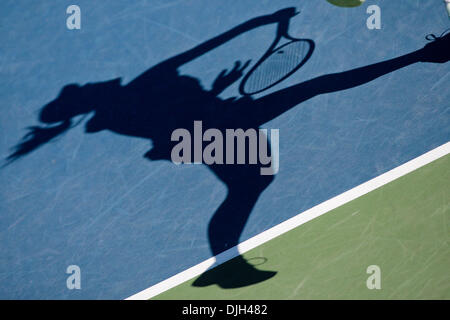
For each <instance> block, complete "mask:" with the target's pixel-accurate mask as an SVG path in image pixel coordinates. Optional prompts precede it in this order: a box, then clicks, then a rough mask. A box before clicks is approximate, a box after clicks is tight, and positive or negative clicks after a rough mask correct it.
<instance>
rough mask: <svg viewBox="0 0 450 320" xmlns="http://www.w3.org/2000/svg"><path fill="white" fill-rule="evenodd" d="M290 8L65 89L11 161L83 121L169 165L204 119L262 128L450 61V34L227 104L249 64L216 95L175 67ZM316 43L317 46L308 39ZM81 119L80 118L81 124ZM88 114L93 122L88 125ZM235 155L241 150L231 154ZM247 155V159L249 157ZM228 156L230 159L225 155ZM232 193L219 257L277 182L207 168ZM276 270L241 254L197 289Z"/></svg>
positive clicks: (216, 219) (216, 243)
mask: <svg viewBox="0 0 450 320" xmlns="http://www.w3.org/2000/svg"><path fill="white" fill-rule="evenodd" d="M294 13H295V10H293V9H292V8H289V9H285V10H281V11H278V12H276V13H274V14H271V15H267V16H263V17H258V18H255V19H251V20H249V21H247V22H245V23H243V24H241V25H239V26H237V27H235V28H233V29H231V30H229V31H227V32H225V33H223V34H221V35H219V36H217V37H215V38H212V39H210V40H208V41H206V42H204V43H202V44H200V45H199V46H196V47H195V48H193V49H191V50H188V51H186V52H184V53H181V54H180V55H177V56H175V57H173V58H170V59H167V60H165V61H163V62H161V63H160V64H158V65H156V66H154V67H152V68H150V69H148V70H147V71H145V72H144V73H143V74H142V75H140V76H139V77H137V78H136V79H134V80H133V81H131V82H130V83H128V84H127V85H122V84H121V81H120V79H113V80H110V81H105V82H98V83H88V84H86V85H83V86H80V85H76V84H71V85H67V86H65V87H64V88H63V89H62V91H61V93H60V94H59V96H58V97H57V98H56V99H55V100H53V101H51V102H50V103H49V104H47V105H46V106H44V107H43V108H42V109H41V110H40V114H39V121H40V123H41V125H39V126H33V127H30V128H29V132H28V133H27V134H26V135H25V136H24V138H23V140H22V141H21V142H20V143H19V144H18V145H17V146H16V147H15V148H14V151H13V152H12V154H11V155H9V156H8V158H7V163H11V162H13V161H15V160H17V159H19V158H21V157H23V156H25V155H27V154H29V153H30V152H32V151H33V150H36V149H37V148H39V147H41V146H43V145H45V144H47V143H49V142H50V141H52V140H53V139H55V138H56V137H58V136H61V135H62V134H63V133H64V132H67V131H68V130H69V129H70V128H72V127H74V126H76V125H78V124H81V123H83V124H84V125H85V132H86V133H95V132H99V131H103V130H108V131H111V132H114V133H116V134H120V135H125V136H129V137H140V138H145V139H149V140H151V141H152V142H153V147H152V149H151V150H149V151H148V152H147V153H146V154H145V157H146V158H147V159H150V160H169V161H170V160H171V151H172V148H173V146H174V145H175V144H176V142H173V141H172V140H171V134H172V133H173V131H174V130H176V129H178V128H185V129H187V130H188V131H190V132H191V134H192V136H193V135H194V134H193V132H192V131H193V128H192V127H193V122H194V121H202V123H203V128H204V130H206V129H207V128H214V129H219V130H220V131H222V132H224V131H225V130H226V129H238V128H240V129H244V130H246V129H250V128H255V129H258V128H259V127H260V126H261V125H262V124H264V123H266V122H268V121H270V120H272V119H274V118H275V117H277V116H279V115H281V114H283V113H284V112H286V111H287V110H289V109H290V108H292V107H295V106H297V105H298V104H301V103H302V102H304V101H305V100H307V99H310V98H312V97H314V96H316V95H320V94H326V93H330V92H335V91H340V90H346V89H349V88H353V87H356V86H359V85H362V84H364V83H367V82H370V81H372V80H374V79H376V78H378V77H381V76H383V75H385V74H388V73H390V72H393V71H395V70H398V69H400V68H403V67H406V66H408V65H410V64H413V63H416V62H421V61H422V62H436V63H444V62H447V61H448V60H449V55H450V48H449V43H450V36H449V35H445V36H442V37H439V38H436V39H434V41H433V42H431V43H430V44H428V45H426V46H425V47H424V48H423V49H420V50H417V51H415V52H412V53H409V54H407V55H404V56H401V57H398V58H394V59H391V60H387V61H383V62H380V63H376V64H372V65H369V66H365V67H361V68H357V69H354V70H350V71H346V72H341V73H335V74H329V75H324V76H320V77H317V78H314V79H312V80H309V81H305V82H303V83H299V84H296V85H293V86H290V87H288V88H284V89H281V90H279V91H276V92H274V93H271V94H268V95H266V96H263V97H260V98H258V99H253V98H251V97H244V98H241V99H227V100H223V99H221V98H219V97H218V94H219V93H220V92H221V91H223V90H224V89H225V88H226V87H227V85H231V84H232V83H233V82H235V81H237V80H238V79H239V77H240V76H242V74H243V72H244V69H245V67H246V66H247V65H246V64H243V66H241V64H240V63H238V64H236V66H235V67H234V69H232V70H231V71H229V72H222V73H221V74H220V75H219V76H218V78H217V79H216V81H215V82H214V84H213V86H212V89H211V90H207V89H205V88H203V87H202V86H201V85H200V82H199V80H198V79H195V78H193V77H189V76H181V75H179V74H178V71H177V69H178V68H179V67H180V66H181V65H183V64H185V63H187V62H189V61H192V60H193V59H196V58H198V57H200V56H202V55H203V54H205V53H207V52H209V51H211V50H213V49H214V48H216V47H218V46H220V45H222V44H224V43H225V42H227V41H229V40H231V39H232V38H234V37H236V36H239V35H240V34H243V33H245V32H247V31H249V30H251V29H254V28H257V27H259V26H263V25H266V24H270V23H277V22H278V21H280V19H285V18H286V17H291V16H293V15H294ZM310 41H312V40H310ZM80 116H82V118H81V120H80V119H78V121H76V119H77V118H78V117H80ZM84 116H89V120H88V121H87V122H83V120H84V118H83V117H84ZM233 151H234V152H235V154H236V150H233ZM247 154H248V153H247ZM223 156H224V158H226V155H225V154H224V155H223ZM207 167H208V168H209V169H210V170H211V171H212V172H213V173H214V174H215V176H216V177H217V178H218V179H219V180H220V181H222V182H223V183H224V184H225V185H226V187H227V195H226V199H225V200H224V201H223V203H222V204H221V205H220V206H219V208H218V209H217V210H216V212H215V213H214V215H213V217H212V218H211V220H210V223H209V226H208V237H209V243H210V248H211V252H212V254H213V255H218V254H220V253H221V252H223V251H225V250H229V249H230V248H234V249H235V250H236V246H237V245H238V243H239V238H240V236H241V234H242V231H243V229H244V227H245V225H246V223H247V220H248V217H249V215H250V213H251V212H252V210H253V207H254V205H255V204H256V202H257V200H258V198H259V197H260V195H261V194H262V192H263V191H264V190H265V189H266V188H267V187H268V186H269V185H270V183H271V182H272V181H273V176H261V175H260V169H261V164H256V165H254V164H243V165H220V164H214V165H207ZM274 275H275V272H270V271H260V270H257V269H256V268H254V266H252V265H251V264H249V263H247V261H245V259H244V258H243V257H242V256H240V255H238V254H237V258H236V259H234V260H233V261H232V262H231V263H228V264H226V265H223V266H221V267H219V268H215V269H212V270H210V271H208V272H207V273H205V274H204V275H202V276H201V277H200V278H198V279H197V280H196V281H195V282H194V285H195V286H206V285H210V284H213V283H216V284H218V285H220V286H221V287H223V288H236V287H242V286H246V285H250V284H254V283H257V282H261V281H264V280H266V279H269V278H271V277H273V276H274Z"/></svg>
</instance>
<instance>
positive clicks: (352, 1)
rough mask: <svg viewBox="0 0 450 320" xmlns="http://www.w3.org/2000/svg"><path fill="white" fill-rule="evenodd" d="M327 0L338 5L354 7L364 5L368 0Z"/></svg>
mask: <svg viewBox="0 0 450 320" xmlns="http://www.w3.org/2000/svg"><path fill="white" fill-rule="evenodd" d="M327 1H328V2H329V3H331V4H334V5H335V6H338V7H345V8H353V7H357V6H360V5H362V4H363V3H364V1H366V0H327Z"/></svg>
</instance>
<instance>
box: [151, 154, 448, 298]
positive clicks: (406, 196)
mask: <svg viewBox="0 0 450 320" xmlns="http://www.w3.org/2000/svg"><path fill="white" fill-rule="evenodd" d="M449 228H450V156H449V155H447V156H445V157H443V158H440V159H438V160H436V161H434V162H432V163H431V164H428V165H426V166H424V167H422V168H420V169H418V170H416V171H414V172H412V173H410V174H408V175H406V176H403V177H401V178H399V179H397V180H395V181H393V182H391V183H389V184H387V185H385V186H383V187H381V188H379V189H377V190H375V191H372V192H370V193H368V194H366V195H364V196H362V197H360V198H358V199H356V200H354V201H352V202H349V203H347V204H345V205H343V206H342V207H339V208H337V209H335V210H332V211H330V212H328V213H326V214H324V215H322V216H320V217H318V218H316V219H314V220H312V221H310V222H307V223H305V224H303V225H301V226H299V227H298V228H296V229H294V230H292V231H290V232H287V233H285V234H283V235H281V236H279V237H278V238H275V239H274V240H271V241H269V242H267V243H265V244H263V245H261V246H259V247H257V248H255V249H253V250H251V251H249V252H247V253H245V254H244V257H245V258H246V259H251V260H249V261H250V262H253V263H255V264H257V263H258V262H263V261H265V259H267V261H266V262H265V263H263V264H261V265H258V266H257V267H256V268H258V269H260V270H271V271H277V274H276V276H275V277H273V278H271V279H270V280H267V281H265V282H261V283H258V284H256V285H253V286H247V287H243V288H239V289H222V288H220V287H219V286H217V285H211V286H208V287H201V288H199V287H193V286H192V283H193V282H194V280H195V279H192V280H189V281H187V282H185V283H183V284H181V285H179V286H178V287H175V288H173V289H171V290H168V291H166V292H164V293H162V294H160V295H158V296H157V297H155V298H154V299H450V272H449V266H450V248H449V244H450V243H449V241H450V233H449ZM258 258H259V259H258ZM261 258H265V259H261ZM236 264H239V262H238V260H236V259H234V260H231V261H229V262H227V263H225V264H224V265H222V266H219V267H218V268H216V269H212V270H210V271H208V272H209V273H210V276H211V277H214V276H215V274H216V275H217V276H220V274H222V276H223V275H224V274H228V275H231V276H235V273H233V270H236V269H237V268H236V266H235V265H236ZM370 265H377V266H379V267H380V270H381V289H372V290H369V289H368V288H367V285H366V281H367V279H368V277H370V274H368V273H367V272H366V270H367V267H368V266H370Z"/></svg>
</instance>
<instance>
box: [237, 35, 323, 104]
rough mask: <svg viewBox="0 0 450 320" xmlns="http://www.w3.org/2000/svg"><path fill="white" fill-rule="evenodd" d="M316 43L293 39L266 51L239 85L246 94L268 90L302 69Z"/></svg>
mask: <svg viewBox="0 0 450 320" xmlns="http://www.w3.org/2000/svg"><path fill="white" fill-rule="evenodd" d="M314 49H315V43H314V41H312V40H311V39H292V38H291V40H290V41H289V42H287V43H285V44H283V45H281V46H279V47H278V48H276V49H274V50H273V51H272V52H270V53H268V54H267V53H266V54H265V55H264V56H263V57H262V58H261V59H260V60H259V61H258V62H257V63H256V64H255V65H254V66H253V67H252V68H251V69H250V71H249V72H247V73H246V74H245V76H244V78H243V79H242V80H241V82H240V85H239V93H240V94H242V95H244V96H249V95H254V94H257V93H261V92H263V91H266V90H268V89H270V88H272V87H273V86H275V85H277V84H279V83H280V82H282V81H284V80H286V79H287V78H289V77H290V76H291V75H293V74H294V73H295V72H296V71H297V70H298V69H300V68H301V67H302V66H303V65H304V64H305V63H306V62H307V61H308V60H309V59H310V58H311V56H312V54H313V52H314Z"/></svg>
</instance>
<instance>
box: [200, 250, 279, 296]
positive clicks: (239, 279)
mask: <svg viewBox="0 0 450 320" xmlns="http://www.w3.org/2000/svg"><path fill="white" fill-rule="evenodd" d="M263 259H264V258H263ZM276 274H277V272H275V271H261V270H258V269H256V268H255V267H254V266H253V265H251V264H249V263H248V262H247V261H246V260H245V259H244V258H243V257H242V256H238V257H236V258H234V259H232V260H230V261H227V262H225V263H223V264H221V265H218V266H217V267H215V268H213V269H211V270H208V271H206V272H205V273H203V274H202V275H201V276H200V277H199V278H197V279H196V280H195V281H194V283H193V284H192V286H194V287H207V286H209V285H213V284H217V285H218V286H219V287H221V288H223V289H232V288H241V287H245V286H250V285H253V284H256V283H259V282H263V281H266V280H268V279H270V278H272V277H274V276H275V275H276Z"/></svg>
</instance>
